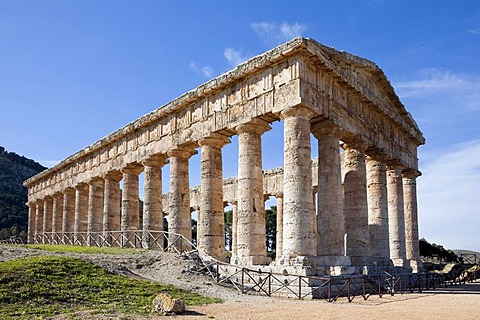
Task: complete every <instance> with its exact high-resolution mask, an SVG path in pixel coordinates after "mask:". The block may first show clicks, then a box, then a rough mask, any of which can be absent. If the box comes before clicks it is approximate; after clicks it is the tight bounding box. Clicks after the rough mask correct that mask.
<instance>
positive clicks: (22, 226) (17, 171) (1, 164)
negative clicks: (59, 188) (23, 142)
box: [0, 147, 46, 240]
mask: <svg viewBox="0 0 480 320" xmlns="http://www.w3.org/2000/svg"><path fill="white" fill-rule="evenodd" d="M45 169H46V168H45V167H44V166H42V165H40V164H39V163H37V162H35V161H34V160H31V159H28V158H25V157H23V156H20V155H18V154H16V153H14V152H8V151H7V150H5V148H3V147H0V240H3V239H8V238H9V237H10V236H22V237H25V231H26V230H27V221H28V208H27V206H26V205H25V203H26V202H27V188H25V187H24V186H23V181H25V180H26V179H28V178H30V177H31V176H33V175H36V174H37V173H39V172H41V171H43V170H45Z"/></svg>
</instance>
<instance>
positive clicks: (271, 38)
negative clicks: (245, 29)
mask: <svg viewBox="0 0 480 320" xmlns="http://www.w3.org/2000/svg"><path fill="white" fill-rule="evenodd" d="M251 27H252V29H253V31H254V32H255V33H256V34H257V35H258V36H259V37H260V38H261V39H262V40H263V42H264V43H265V44H267V45H269V46H270V45H277V44H279V43H282V42H286V41H289V40H291V39H293V38H295V37H301V36H302V35H303V33H304V32H305V31H306V30H307V26H306V25H304V24H301V23H298V22H294V23H287V22H282V23H281V24H280V25H278V24H276V23H272V22H254V23H252V24H251Z"/></svg>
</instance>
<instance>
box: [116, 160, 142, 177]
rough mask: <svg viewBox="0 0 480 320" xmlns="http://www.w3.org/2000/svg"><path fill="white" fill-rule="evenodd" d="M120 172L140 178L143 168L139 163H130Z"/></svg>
mask: <svg viewBox="0 0 480 320" xmlns="http://www.w3.org/2000/svg"><path fill="white" fill-rule="evenodd" d="M120 171H121V172H122V173H126V174H134V175H136V176H138V175H139V174H140V173H142V171H143V166H142V165H141V164H138V163H129V164H127V165H126V166H125V167H123V168H122V169H120Z"/></svg>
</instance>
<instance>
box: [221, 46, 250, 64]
mask: <svg viewBox="0 0 480 320" xmlns="http://www.w3.org/2000/svg"><path fill="white" fill-rule="evenodd" d="M223 56H224V57H225V59H227V61H228V64H230V65H231V66H232V67H236V66H238V65H239V64H241V63H242V62H245V61H247V58H246V57H245V56H244V55H243V53H242V52H241V50H235V49H233V48H226V49H225V51H224V52H223Z"/></svg>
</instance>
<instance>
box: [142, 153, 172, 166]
mask: <svg viewBox="0 0 480 320" xmlns="http://www.w3.org/2000/svg"><path fill="white" fill-rule="evenodd" d="M167 159H168V156H167V155H166V154H162V153H157V154H154V155H153V156H150V157H148V158H147V159H145V160H143V161H142V164H143V165H144V166H146V167H160V168H161V167H163V166H164V165H165V164H167V162H168V160H167Z"/></svg>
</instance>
